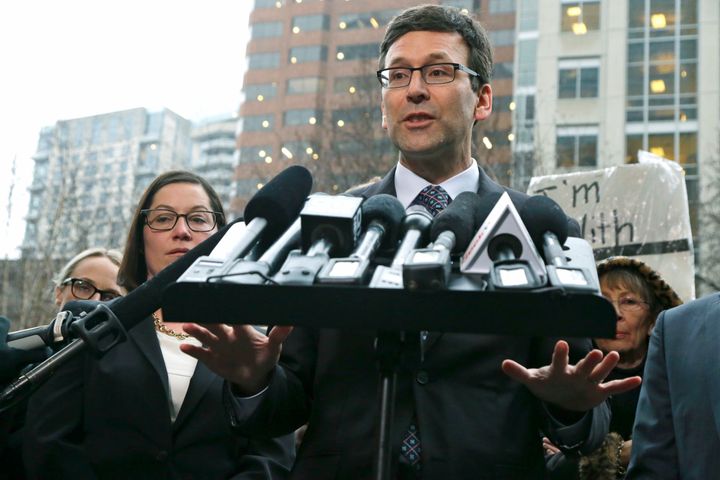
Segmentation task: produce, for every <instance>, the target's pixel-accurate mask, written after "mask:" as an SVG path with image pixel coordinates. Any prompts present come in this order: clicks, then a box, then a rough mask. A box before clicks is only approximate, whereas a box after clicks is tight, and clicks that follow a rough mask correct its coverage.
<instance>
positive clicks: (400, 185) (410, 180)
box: [395, 158, 480, 208]
mask: <svg viewBox="0 0 720 480" xmlns="http://www.w3.org/2000/svg"><path fill="white" fill-rule="evenodd" d="M471 160H472V163H471V164H470V166H469V167H468V168H466V169H465V170H463V171H462V172H460V173H458V174H457V175H455V176H454V177H452V178H449V179H447V180H445V181H444V182H442V183H441V184H440V186H441V187H443V188H444V189H445V191H446V192H448V194H449V195H450V198H455V197H457V196H458V195H460V194H461V193H462V192H477V191H478V188H480V171H479V170H478V166H477V162H476V161H475V159H474V158H473V159H471ZM428 185H430V182H428V181H427V180H425V179H424V178H422V177H420V176H418V175H417V174H416V173H414V172H413V171H412V170H410V169H409V168H407V167H405V166H404V165H402V164H401V163H400V162H398V164H397V168H396V169H395V193H396V194H397V198H398V200H400V203H402V204H403V206H404V207H405V208H407V207H408V206H409V205H410V203H411V202H412V201H413V200H414V199H415V197H416V196H417V194H418V193H420V191H421V190H422V189H423V188H425V187H426V186H428Z"/></svg>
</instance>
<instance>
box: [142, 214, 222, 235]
mask: <svg viewBox="0 0 720 480" xmlns="http://www.w3.org/2000/svg"><path fill="white" fill-rule="evenodd" d="M158 210H160V211H163V212H168V213H172V214H174V215H175V222H173V224H172V226H171V227H170V228H155V227H153V226H151V225H150V222H149V221H148V214H149V213H150V212H155V211H158ZM195 213H212V214H213V219H214V220H215V223H213V224H212V226H211V227H210V228H209V229H207V230H195V229H194V228H193V227H191V226H190V222H188V215H193V214H195ZM140 214H141V215H143V217H144V218H145V222H144V223H145V225H147V226H148V228H149V229H150V230H152V231H153V232H169V231H171V230H172V229H173V228H175V226H176V225H177V222H178V220H180V217H184V218H185V225H187V227H188V228H189V229H190V230H192V231H193V232H195V233H207V232H211V231H212V229H213V228H215V227H216V226H217V224H218V215H220V216H222V212H214V211H212V210H193V211H192V212H188V213H178V212H176V211H174V210H169V209H167V208H144V209H142V210H140Z"/></svg>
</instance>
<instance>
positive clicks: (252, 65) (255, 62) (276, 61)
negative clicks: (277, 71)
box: [247, 52, 280, 70]
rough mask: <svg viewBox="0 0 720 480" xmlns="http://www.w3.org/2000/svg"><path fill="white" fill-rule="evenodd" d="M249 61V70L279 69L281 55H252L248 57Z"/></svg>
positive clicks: (269, 53)
mask: <svg viewBox="0 0 720 480" xmlns="http://www.w3.org/2000/svg"><path fill="white" fill-rule="evenodd" d="M247 59H248V60H247V62H248V70H260V69H263V68H277V67H279V66H280V54H279V53H278V52H268V53H252V54H250V55H248V56H247Z"/></svg>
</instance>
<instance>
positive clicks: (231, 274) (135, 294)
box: [8, 166, 599, 349]
mask: <svg viewBox="0 0 720 480" xmlns="http://www.w3.org/2000/svg"><path fill="white" fill-rule="evenodd" d="M311 188H312V178H311V176H310V173H309V172H308V171H307V170H306V169H305V168H303V167H300V166H293V167H290V168H288V169H286V170H284V171H283V172H281V173H280V174H279V175H277V176H276V177H275V178H273V179H272V180H271V181H270V182H268V183H267V184H266V185H265V186H264V187H263V188H262V189H261V190H260V191H258V193H257V194H256V195H255V196H254V197H253V198H252V199H251V200H250V202H249V203H248V205H247V207H246V209H245V212H244V219H243V220H239V219H238V220H235V221H233V222H231V223H230V224H228V225H227V226H225V227H224V228H223V229H222V230H220V231H219V232H217V233H216V234H214V235H213V236H211V237H210V238H208V239H207V240H206V241H204V242H203V243H201V244H200V245H198V246H197V247H195V248H194V249H192V250H191V251H189V252H188V253H187V254H186V255H184V256H183V257H182V258H180V259H179V260H178V261H176V262H174V263H173V264H171V265H170V266H168V267H167V268H166V269H165V270H163V271H162V272H160V273H159V274H158V275H156V276H155V277H153V278H152V279H150V280H148V281H147V282H145V283H144V284H143V285H141V286H140V287H138V288H137V289H135V290H133V291H132V292H130V293H129V294H128V295H127V296H125V297H123V298H120V299H118V300H116V301H114V302H111V303H110V304H108V305H107V306H108V308H107V309H105V310H106V311H109V314H112V315H114V316H115V317H117V320H118V321H119V323H120V324H121V325H122V328H124V329H129V328H132V327H133V326H134V325H136V324H137V323H139V322H140V321H141V320H142V319H144V318H146V317H147V316H149V315H150V314H151V313H152V312H154V311H155V310H157V309H158V308H160V306H161V297H162V292H163V290H164V289H165V288H166V287H168V286H169V285H171V284H174V283H176V282H178V283H180V282H186V283H206V282H208V283H215V282H223V283H237V284H255V285H265V284H280V285H356V286H367V287H369V288H386V289H408V290H438V289H458V290H468V289H469V290H504V289H510V290H534V289H542V288H547V287H552V288H559V289H562V290H565V291H570V292H585V293H599V286H598V281H597V275H596V273H595V270H594V263H593V256H592V250H591V248H590V246H589V244H587V242H585V241H584V240H582V239H577V238H568V224H567V217H566V216H565V214H564V213H563V212H562V210H561V209H560V207H559V206H558V205H557V204H556V203H555V202H554V201H553V200H551V199H550V198H548V197H544V196H534V197H530V198H528V199H526V200H525V202H524V204H523V205H522V208H521V209H520V211H518V210H517V209H516V208H515V206H514V204H513V202H512V201H511V200H510V197H509V196H508V194H507V193H502V194H500V193H492V194H486V195H483V196H479V195H478V194H476V193H473V192H464V193H461V194H460V195H458V196H457V197H456V198H455V199H454V201H453V202H452V203H451V204H450V205H449V206H448V207H447V208H446V209H445V210H443V211H442V212H440V213H439V214H438V215H437V216H436V217H435V218H432V217H431V215H430V214H429V213H428V212H427V211H425V209H424V208H423V207H421V206H417V205H415V206H411V207H409V208H408V209H407V210H406V209H405V208H404V207H403V206H402V204H401V203H400V202H399V201H398V200H397V199H396V198H395V197H393V196H390V195H385V194H381V195H376V196H372V197H370V198H368V199H366V200H364V199H363V198H360V197H352V196H347V195H326V194H321V193H315V194H312V195H310V191H311ZM258 255H259V256H258ZM457 267H459V268H457ZM94 305H95V303H94V302H71V303H70V304H69V305H68V310H70V311H72V313H73V315H67V314H66V313H65V314H62V315H60V316H59V317H58V318H57V319H56V320H54V321H53V322H51V323H50V324H49V325H47V326H42V327H35V328H33V329H27V330H21V331H17V332H11V333H10V334H9V335H8V345H9V346H12V347H15V348H21V349H31V348H37V347H38V346H39V345H49V346H53V345H58V344H60V343H65V342H67V339H68V337H72V336H73V335H71V333H72V332H74V331H75V329H76V328H80V329H82V328H83V327H82V326H80V327H76V326H74V323H75V320H77V319H78V318H79V316H80V315H79V313H80V312H85V311H87V310H88V309H91V308H92V306H94ZM85 328H87V327H85ZM78 335H79V333H76V334H75V335H74V336H78ZM80 336H81V335H80Z"/></svg>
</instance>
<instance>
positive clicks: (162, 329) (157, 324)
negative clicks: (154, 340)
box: [152, 312, 190, 340]
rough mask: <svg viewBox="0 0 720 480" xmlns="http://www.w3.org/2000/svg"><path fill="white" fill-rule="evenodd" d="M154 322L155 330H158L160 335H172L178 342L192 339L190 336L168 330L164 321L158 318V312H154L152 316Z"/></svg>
mask: <svg viewBox="0 0 720 480" xmlns="http://www.w3.org/2000/svg"><path fill="white" fill-rule="evenodd" d="M152 317H153V321H154V322H155V330H157V331H158V332H160V333H164V334H165V335H170V336H171V337H175V338H177V339H178V340H186V339H188V338H190V335H188V334H187V333H178V332H176V331H175V330H173V329H172V328H168V327H167V326H166V325H165V324H164V323H163V321H162V320H160V317H158V314H157V313H156V312H153V314H152Z"/></svg>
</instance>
